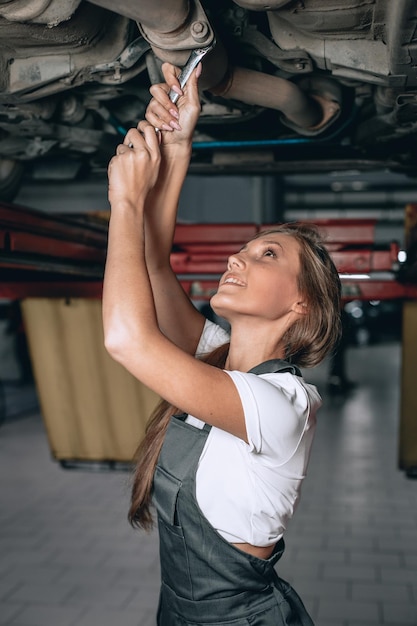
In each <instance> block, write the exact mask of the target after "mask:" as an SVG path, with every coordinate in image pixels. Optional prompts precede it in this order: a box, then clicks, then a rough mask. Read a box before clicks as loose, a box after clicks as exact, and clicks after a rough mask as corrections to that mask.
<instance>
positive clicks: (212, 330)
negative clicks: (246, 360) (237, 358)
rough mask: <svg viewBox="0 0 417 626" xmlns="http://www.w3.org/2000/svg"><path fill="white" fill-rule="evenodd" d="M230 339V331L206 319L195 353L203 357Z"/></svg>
mask: <svg viewBox="0 0 417 626" xmlns="http://www.w3.org/2000/svg"><path fill="white" fill-rule="evenodd" d="M228 341H230V335H229V333H228V332H226V331H225V330H224V328H222V327H221V326H219V325H218V324H215V323H214V322H211V321H210V320H208V319H206V321H205V324H204V328H203V332H202V333H201V337H200V340H199V342H198V346H197V350H196V353H195V355H196V357H200V358H201V357H203V356H204V355H205V354H209V353H210V352H212V351H213V350H215V349H216V348H218V347H219V346H222V345H223V344H225V343H227V342H228Z"/></svg>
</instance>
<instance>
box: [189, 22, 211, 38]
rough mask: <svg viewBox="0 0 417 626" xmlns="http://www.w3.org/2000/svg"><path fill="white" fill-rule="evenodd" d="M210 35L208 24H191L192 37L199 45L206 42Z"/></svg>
mask: <svg viewBox="0 0 417 626" xmlns="http://www.w3.org/2000/svg"><path fill="white" fill-rule="evenodd" d="M208 34H209V27H208V24H207V22H201V21H197V22H193V23H192V24H191V36H192V38H193V39H194V40H195V41H197V42H198V43H202V42H203V41H205V40H206V38H207V35H208Z"/></svg>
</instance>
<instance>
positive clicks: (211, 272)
mask: <svg viewBox="0 0 417 626" xmlns="http://www.w3.org/2000/svg"><path fill="white" fill-rule="evenodd" d="M311 221H314V223H315V224H317V226H318V227H319V228H320V230H322V231H323V233H324V234H325V236H326V245H327V247H328V249H329V252H330V253H331V255H332V258H333V260H334V262H335V264H336V267H337V268H338V271H339V274H340V277H341V280H342V286H343V298H344V300H345V301H349V300H382V299H385V300H388V299H398V298H412V299H415V298H417V285H416V284H414V282H413V283H411V282H409V283H405V282H403V281H400V280H399V270H400V263H399V260H398V253H399V251H400V250H399V246H398V244H397V243H396V242H387V243H386V244H384V245H376V244H375V226H376V220H370V219H363V220H348V219H342V220H311ZM268 227H269V226H268V225H267V224H264V225H256V224H179V225H178V226H177V230H176V234H175V241H174V247H173V251H172V255H171V262H172V266H173V268H174V270H175V272H176V273H177V275H178V277H179V279H180V281H181V283H182V285H183V287H184V289H185V290H186V292H187V293H188V294H189V295H190V297H192V298H195V299H200V300H207V299H209V298H210V297H211V295H212V294H213V293H214V291H215V290H216V288H217V282H218V279H219V276H220V275H221V274H222V273H223V271H224V269H225V267H226V259H227V257H228V256H229V255H230V254H232V253H233V252H236V250H238V249H239V248H240V247H241V246H242V245H244V244H245V243H246V242H247V241H248V240H249V239H251V238H252V237H253V236H255V235H256V234H257V233H258V232H260V231H262V230H265V229H267V228H268ZM106 245H107V213H103V214H100V213H99V214H94V215H82V216H77V215H74V216H71V217H68V216H58V215H53V214H47V213H43V212H41V211H36V210H32V209H27V208H24V207H20V206H13V205H7V204H2V205H0V275H1V280H0V297H2V298H8V299H21V298H26V297H68V298H71V297H83V298H85V297H86V298H88V297H90V298H100V297H101V292H102V278H103V268H104V262H105V255H106Z"/></svg>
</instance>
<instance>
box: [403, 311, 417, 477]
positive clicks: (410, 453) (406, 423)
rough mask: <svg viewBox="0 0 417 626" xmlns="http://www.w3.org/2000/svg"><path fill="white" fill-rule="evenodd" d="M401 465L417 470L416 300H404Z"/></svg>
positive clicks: (406, 468)
mask: <svg viewBox="0 0 417 626" xmlns="http://www.w3.org/2000/svg"><path fill="white" fill-rule="evenodd" d="M403 311H404V313H403V343H402V378H401V419H400V449H399V465H400V467H401V468H402V469H404V470H412V471H416V470H417V394H416V373H417V302H414V301H413V302H404V308H403Z"/></svg>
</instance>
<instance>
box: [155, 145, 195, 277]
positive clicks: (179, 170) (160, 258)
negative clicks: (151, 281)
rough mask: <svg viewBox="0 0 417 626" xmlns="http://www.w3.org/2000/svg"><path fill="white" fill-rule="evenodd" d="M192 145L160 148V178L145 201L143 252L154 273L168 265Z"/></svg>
mask: <svg viewBox="0 0 417 626" xmlns="http://www.w3.org/2000/svg"><path fill="white" fill-rule="evenodd" d="M190 156H191V145H190V146H186V145H179V146H169V147H167V148H165V149H162V160H161V166H160V170H159V177H158V181H157V183H156V185H155V187H154V188H153V189H152V191H151V192H150V194H149V196H148V198H147V200H146V208H145V241H146V244H145V252H146V262H147V267H148V271H149V272H150V273H151V274H153V273H154V272H158V271H160V270H161V269H166V268H167V267H168V266H169V259H170V253H171V249H172V243H173V239H174V232H175V224H176V219H177V210H178V203H179V198H180V194H181V189H182V186H183V183H184V180H185V177H186V175H187V171H188V166H189V163H190Z"/></svg>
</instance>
